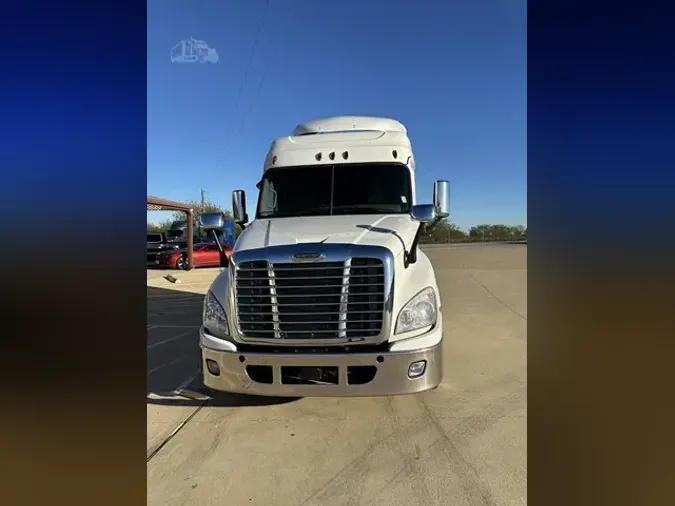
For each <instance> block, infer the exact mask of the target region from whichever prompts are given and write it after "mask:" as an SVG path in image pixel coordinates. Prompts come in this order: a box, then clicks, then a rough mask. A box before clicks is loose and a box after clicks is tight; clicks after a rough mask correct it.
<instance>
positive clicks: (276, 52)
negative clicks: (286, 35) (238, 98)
mask: <svg viewBox="0 0 675 506" xmlns="http://www.w3.org/2000/svg"><path fill="white" fill-rule="evenodd" d="M300 2H301V0H297V2H296V4H295V9H293V12H292V13H291V18H290V21H293V19H295V15H296V13H297V12H298V10H299V7H300ZM278 55H279V45H278V44H277V46H276V51H275V52H274V55H273V56H272V60H271V62H270V64H269V65H268V66H267V67H265V71H264V72H263V75H262V78H261V79H260V83H259V84H258V89H257V90H256V92H255V95H253V100H251V104H250V105H249V108H248V109H247V110H246V112H245V113H244V116H242V118H241V122H240V123H239V128H238V129H237V131H236V133H235V135H234V138H233V140H235V139H237V137H239V134H240V133H241V131H242V130H243V129H244V124H245V123H246V119H247V118H248V115H249V114H250V113H251V111H252V110H253V106H254V104H255V100H256V98H258V95H260V91H261V90H262V87H263V85H264V84H265V80H266V79H267V73H268V71H269V70H270V69H272V68H274V65H275V63H276V60H277V56H278Z"/></svg>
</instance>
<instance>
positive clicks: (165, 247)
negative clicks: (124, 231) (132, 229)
mask: <svg viewBox="0 0 675 506" xmlns="http://www.w3.org/2000/svg"><path fill="white" fill-rule="evenodd" d="M147 237H148V244H147V248H148V252H147V265H156V264H157V255H158V254H159V253H161V252H163V251H177V250H179V249H180V248H181V244H179V243H175V242H171V241H169V240H168V238H167V236H166V234H162V233H159V232H158V233H154V232H148V234H147ZM182 247H183V248H185V245H184V244H183V245H182Z"/></svg>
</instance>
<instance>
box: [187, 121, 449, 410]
mask: <svg viewBox="0 0 675 506" xmlns="http://www.w3.org/2000/svg"><path fill="white" fill-rule="evenodd" d="M257 189H258V201H257V207H256V209H255V216H254V218H253V219H252V220H249V216H248V214H247V211H246V195H245V192H244V191H243V190H235V191H234V192H233V193H232V207H233V214H234V219H235V222H236V223H239V225H240V226H241V227H242V232H241V234H240V236H239V237H238V239H237V241H236V243H235V246H234V249H233V251H232V255H231V256H230V258H229V260H228V262H227V265H226V266H225V268H224V269H223V270H222V272H221V273H220V274H219V275H218V277H217V278H216V279H215V280H214V281H213V283H212V285H211V287H210V289H209V291H208V292H207V294H206V296H205V299H204V307H203V324H202V326H201V328H200V347H201V355H202V376H203V382H204V384H205V385H206V386H207V387H209V388H211V389H214V390H219V391H227V392H236V393H245V394H251V395H269V396H280V397H284V396H293V397H295V396H297V397H305V396H307V397H311V396H376V395H396V394H410V393H416V392H422V391H425V390H430V389H433V388H435V387H437V386H438V385H439V384H440V382H441V381H442V379H443V354H442V345H443V316H442V313H441V301H440V297H439V292H438V285H437V283H436V277H435V274H434V270H433V268H432V265H431V262H430V261H429V259H428V257H427V256H426V255H425V254H424V252H422V251H421V250H419V248H418V243H419V238H420V235H421V234H422V233H423V232H424V231H425V229H426V230H429V229H430V228H433V227H434V226H435V225H436V224H438V223H439V222H440V221H441V220H443V219H445V218H446V217H447V216H448V210H449V184H448V182H447V181H436V182H435V183H434V193H433V204H421V205H420V204H417V203H416V199H415V158H414V156H413V152H412V148H411V144H410V140H409V138H408V135H407V131H406V128H405V127H404V126H403V125H402V124H401V123H399V122H398V121H395V120H391V119H387V118H375V117H362V116H340V117H332V118H326V119H320V120H315V121H310V122H308V123H304V124H301V125H299V126H297V127H296V129H295V130H294V131H293V133H292V135H290V136H286V137H281V138H279V139H277V140H275V141H274V142H273V143H272V145H271V147H270V150H269V153H268V154H267V157H266V159H265V163H264V167H263V174H262V178H261V179H260V182H259V183H258V184H257ZM223 219H224V217H223V216H222V215H220V214H205V215H203V216H202V218H201V223H200V224H201V226H202V227H203V228H204V229H206V230H208V229H210V228H218V227H222V222H223Z"/></svg>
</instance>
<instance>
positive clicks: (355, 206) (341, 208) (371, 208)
mask: <svg viewBox="0 0 675 506" xmlns="http://www.w3.org/2000/svg"><path fill="white" fill-rule="evenodd" d="M393 207H394V206H392V207H388V208H385V207H377V206H372V205H368V204H351V205H342V206H333V211H336V210H337V211H352V210H357V211H365V212H367V213H382V214H400V213H401V210H400V208H399V209H393Z"/></svg>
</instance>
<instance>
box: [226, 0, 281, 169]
mask: <svg viewBox="0 0 675 506" xmlns="http://www.w3.org/2000/svg"><path fill="white" fill-rule="evenodd" d="M269 7H270V0H266V2H265V9H264V10H263V14H262V16H261V18H260V23H259V24H258V30H257V31H256V34H255V39H254V40H253V47H252V48H251V54H250V55H249V57H248V62H247V64H246V69H245V70H244V77H243V78H242V80H241V83H240V85H239V90H238V91H237V97H236V99H235V102H234V114H233V117H236V115H237V111H238V110H239V102H240V100H241V96H242V92H243V91H244V86H245V84H246V78H247V77H248V73H249V71H250V70H251V65H252V63H253V57H254V56H255V51H256V48H257V47H258V41H259V40H260V33H261V32H262V27H263V25H264V24H265V18H266V17H267V11H268V10H269ZM226 147H227V146H226ZM221 161H222V160H221ZM218 165H220V161H219V162H218V163H216V167H217V166H218Z"/></svg>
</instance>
